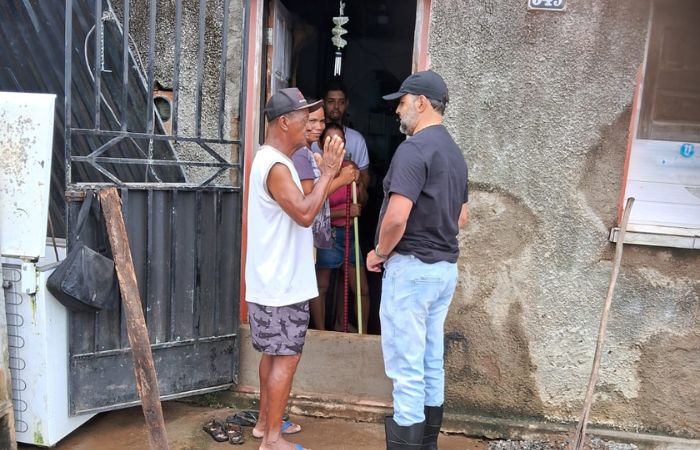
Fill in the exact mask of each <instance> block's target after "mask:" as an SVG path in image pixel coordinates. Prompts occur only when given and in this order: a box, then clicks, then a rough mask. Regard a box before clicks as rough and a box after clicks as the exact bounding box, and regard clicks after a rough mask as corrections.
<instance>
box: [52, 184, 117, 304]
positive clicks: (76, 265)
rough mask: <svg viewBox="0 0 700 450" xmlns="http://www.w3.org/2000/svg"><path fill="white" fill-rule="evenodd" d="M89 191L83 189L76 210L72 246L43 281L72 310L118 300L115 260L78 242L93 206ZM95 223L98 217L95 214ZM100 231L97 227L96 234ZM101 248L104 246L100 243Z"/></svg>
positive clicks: (91, 195) (112, 302)
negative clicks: (83, 196) (81, 200)
mask: <svg viewBox="0 0 700 450" xmlns="http://www.w3.org/2000/svg"><path fill="white" fill-rule="evenodd" d="M93 195H94V194H93V193H92V191H86V192H85V200H84V201H83V205H82V206H81V208H80V212H79V213H78V222H77V224H76V227H75V242H74V244H73V248H72V249H71V250H70V252H68V255H66V259H64V260H63V261H61V262H60V264H59V265H58V266H57V267H56V269H55V270H54V272H53V273H52V274H51V275H50V276H49V278H48V279H47V280H46V287H47V288H48V290H49V292H51V293H52V294H53V296H54V297H56V300H58V301H59V302H61V304H63V306H65V307H66V308H68V309H69V310H71V311H79V312H96V311H99V310H100V309H103V308H110V307H112V306H114V305H115V304H116V303H117V302H119V285H118V283H117V276H116V272H115V271H114V261H112V260H111V259H110V258H108V257H106V256H104V255H102V254H101V252H104V251H105V250H106V248H100V249H98V250H100V252H96V251H95V250H93V249H91V248H90V247H88V246H87V245H85V244H84V243H83V242H81V241H80V231H81V230H82V228H83V225H84V224H85V221H86V220H87V218H88V215H89V214H90V211H91V209H92V201H93ZM97 216H98V217H97V218H98V223H99V218H100V217H99V216H100V214H99V213H98V214H97ZM100 233H101V230H98V234H100ZM103 247H104V246H103Z"/></svg>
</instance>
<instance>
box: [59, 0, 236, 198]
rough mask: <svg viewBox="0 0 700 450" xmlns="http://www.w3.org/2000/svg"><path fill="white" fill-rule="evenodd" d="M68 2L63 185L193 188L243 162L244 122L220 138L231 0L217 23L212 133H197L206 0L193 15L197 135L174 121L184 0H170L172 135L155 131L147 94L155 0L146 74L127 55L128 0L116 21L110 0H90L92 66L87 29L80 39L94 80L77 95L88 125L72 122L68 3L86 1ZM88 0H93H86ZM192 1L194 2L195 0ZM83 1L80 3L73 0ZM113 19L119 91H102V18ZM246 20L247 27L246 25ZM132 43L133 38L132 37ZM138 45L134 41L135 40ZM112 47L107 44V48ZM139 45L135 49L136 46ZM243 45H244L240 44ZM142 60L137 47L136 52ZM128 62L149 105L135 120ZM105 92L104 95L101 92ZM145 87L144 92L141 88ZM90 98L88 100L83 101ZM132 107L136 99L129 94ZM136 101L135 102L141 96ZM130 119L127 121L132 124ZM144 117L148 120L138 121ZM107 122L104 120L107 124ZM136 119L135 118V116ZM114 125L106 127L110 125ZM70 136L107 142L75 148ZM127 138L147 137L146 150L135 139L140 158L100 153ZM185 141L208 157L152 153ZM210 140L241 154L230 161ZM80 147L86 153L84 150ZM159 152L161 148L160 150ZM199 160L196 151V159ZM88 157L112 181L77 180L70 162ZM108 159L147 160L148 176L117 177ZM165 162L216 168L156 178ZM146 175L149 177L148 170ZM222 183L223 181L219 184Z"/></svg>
mask: <svg viewBox="0 0 700 450" xmlns="http://www.w3.org/2000/svg"><path fill="white" fill-rule="evenodd" d="M65 1H66V16H65V47H64V56H65V78H64V89H65V175H66V189H67V190H71V188H78V187H95V186H103V185H105V184H107V185H112V183H114V184H116V185H119V186H122V187H126V186H128V187H131V188H158V187H167V188H185V189H192V188H196V187H203V186H207V185H211V184H212V182H214V180H216V179H217V178H218V177H219V176H220V175H222V174H223V173H224V172H226V171H228V170H230V169H236V170H239V171H240V169H241V168H242V167H243V152H242V149H241V143H242V142H243V138H244V136H243V132H244V128H243V127H240V130H239V133H238V137H239V139H235V140H233V139H226V138H225V137H224V118H225V102H226V63H227V51H228V27H229V9H230V8H229V3H230V1H231V0H223V20H222V25H221V48H220V57H221V60H220V65H219V86H218V108H217V114H218V120H217V136H215V137H207V136H204V135H203V133H202V100H203V83H204V54H205V30H206V20H205V19H206V14H207V0H199V20H198V33H197V34H198V38H199V41H198V44H197V56H196V60H197V67H196V87H195V108H194V110H195V111H194V112H195V114H194V121H195V124H194V135H187V134H180V129H181V127H180V126H179V125H181V124H179V123H178V110H179V108H180V106H181V105H180V102H181V92H180V90H181V87H182V86H181V80H180V69H181V64H182V13H183V1H182V0H175V29H174V32H175V40H174V68H173V80H172V82H173V99H172V108H171V116H170V117H172V134H165V133H163V134H160V133H158V132H157V129H156V126H155V111H154V102H153V98H152V93H153V90H154V86H155V85H156V80H155V75H154V62H155V58H156V54H155V48H156V13H157V7H156V0H149V2H148V59H147V64H146V66H147V67H146V77H145V79H144V77H143V74H142V73H141V70H143V68H140V69H141V70H139V69H138V66H137V64H135V63H134V64H133V67H132V64H131V63H130V61H135V59H134V57H133V54H132V51H131V47H130V43H129V40H130V34H129V30H130V18H129V16H130V12H131V7H130V6H131V5H130V0H123V1H122V3H123V19H122V21H121V23H119V21H118V20H116V15H115V14H114V12H113V9H112V5H111V3H110V2H109V0H106V5H107V11H103V0H94V27H93V28H92V29H91V32H90V33H92V32H94V36H95V39H94V49H93V51H92V52H91V53H93V57H94V63H93V64H92V69H90V66H89V63H88V59H87V56H88V50H87V48H88V38H89V37H90V33H88V35H87V36H86V38H85V63H86V66H87V67H88V72H90V70H91V71H92V73H91V74H90V77H91V78H92V80H93V81H94V82H93V86H92V87H93V89H94V90H93V93H92V94H93V101H92V102H90V101H89V100H90V99H89V98H82V100H84V103H86V106H87V107H91V109H92V111H91V112H92V120H93V124H92V127H90V128H88V127H86V125H87V124H77V125H78V126H76V127H74V126H73V123H72V116H71V108H72V101H73V98H72V84H73V81H74V80H72V76H73V73H72V72H73V66H72V60H73V55H72V53H73V51H74V50H73V10H74V8H73V6H74V3H79V4H84V3H85V2H81V1H77V2H76V0H65ZM85 1H86V2H87V4H89V2H92V1H93V0H85ZM193 3H194V2H193ZM247 3H248V2H244V8H245V10H244V12H243V14H244V17H245V14H247V11H246V10H247V9H248V4H247ZM78 6H80V5H78ZM106 21H107V22H109V21H113V22H114V23H116V25H117V27H118V28H119V31H121V34H122V42H121V92H103V83H102V81H103V80H102V71H103V70H104V62H105V39H104V38H105V26H104V24H105V22H106ZM247 26H248V25H247V23H246V24H244V27H246V28H247ZM246 31H247V30H245V29H244V30H243V40H244V42H243V44H244V45H243V48H244V49H247V45H246V42H245V40H247V32H246ZM132 42H133V41H132ZM134 45H135V44H134ZM108 50H109V49H108ZM136 51H137V52H138V49H136ZM244 51H245V50H244ZM241 56H242V59H243V66H242V70H241V82H240V83H241V87H242V88H243V89H242V92H245V61H246V58H245V55H241ZM139 59H140V54H139ZM130 69H132V70H136V76H134V74H133V73H132V75H131V76H132V77H134V78H136V81H137V82H138V83H139V84H140V86H137V87H138V88H139V89H140V90H143V91H145V105H146V112H145V117H141V120H138V121H136V120H134V113H133V111H130V104H129V89H130V85H129V77H130ZM78 92H79V95H80V96H87V95H88V93H87V92H83V91H82V89H78ZM105 94H106V95H105ZM139 94H143V92H139ZM108 98H111V99H112V100H113V102H114V103H116V104H115V105H112V106H115V107H116V109H117V110H118V112H119V116H118V117H117V113H115V111H114V109H113V108H112V107H111V106H110V104H109V102H108ZM89 103H93V104H92V105H90V106H88V105H89ZM131 103H132V105H131V107H132V109H133V108H134V106H138V105H133V99H132V102H131ZM139 103H140V101H139ZM239 106H240V107H239V112H241V113H242V112H243V111H245V95H241V96H240V100H239ZM103 109H105V110H106V111H109V112H110V113H111V115H106V114H105V117H103V114H102V110H103ZM137 114H141V111H137ZM129 119H131V123H129ZM143 119H145V120H143ZM105 122H107V126H105V125H104V124H105ZM134 122H137V123H134ZM110 124H115V125H116V126H113V127H109V125H110ZM110 128H111V129H110ZM74 135H76V136H84V137H86V138H89V137H93V139H94V138H97V139H101V141H100V142H102V141H104V140H107V139H108V140H107V141H106V142H104V143H102V144H101V145H99V146H98V147H97V148H96V149H95V150H92V151H91V152H89V154H87V155H84V154H83V155H79V154H76V153H77V152H76V150H75V149H73V148H72V141H73V137H74ZM125 140H128V141H131V142H133V143H134V144H136V141H137V140H141V141H144V140H145V141H147V142H148V151H147V152H145V151H144V150H143V149H141V148H140V146H138V144H136V147H137V148H138V152H139V153H140V155H136V156H140V157H130V156H133V155H127V156H124V157H109V156H105V155H104V154H105V152H107V151H108V150H109V149H111V148H113V147H114V146H116V145H118V144H120V143H121V142H123V141H125ZM178 141H181V142H185V143H188V142H189V143H194V144H196V145H197V146H198V147H200V148H201V149H202V150H204V151H205V152H206V154H208V155H209V156H210V157H211V158H212V159H213V161H201V160H179V158H177V155H176V157H175V159H163V158H162V157H161V158H159V157H158V156H157V155H154V152H153V147H154V142H155V143H159V144H161V145H162V144H165V145H171V143H172V142H178ZM212 144H226V145H236V146H237V148H238V150H237V153H238V157H237V158H236V161H235V162H229V161H227V160H226V159H225V158H223V157H222V156H221V155H220V154H219V153H218V152H216V151H215V150H214V149H213V148H212V146H213V145H212ZM83 153H85V152H83ZM161 153H162V152H161ZM195 159H196V158H195ZM76 162H78V163H86V164H88V165H89V166H90V167H92V168H93V169H95V170H97V171H98V172H99V173H100V174H102V175H103V176H104V177H105V178H107V179H108V180H110V181H111V182H112V183H104V182H101V180H74V179H73V176H72V175H73V174H72V172H73V171H72V163H76ZM105 165H109V166H111V167H115V168H117V167H119V166H127V167H125V169H127V170H128V167H129V166H131V167H134V166H136V165H138V166H145V167H147V171H146V177H145V181H144V182H141V181H136V182H134V180H124V179H123V178H124V177H120V176H119V174H117V173H115V170H110V169H109V168H108V167H105ZM161 166H162V167H163V170H165V169H167V168H168V167H170V169H171V170H172V169H180V170H181V169H182V168H183V167H185V166H194V167H203V168H211V169H213V170H214V173H213V175H211V176H210V177H208V178H206V179H205V180H204V181H202V182H201V183H188V182H187V180H186V179H185V182H182V181H174V182H167V181H166V182H163V181H161V180H160V179H159V177H158V175H157V174H156V169H157V168H160V167H161ZM149 174H150V176H149ZM149 178H153V179H154V181H149ZM237 180H239V181H238V182H237V183H236V186H228V187H230V188H231V189H235V190H238V189H240V180H242V176H238V177H237ZM221 187H224V188H225V187H227V185H223V186H221Z"/></svg>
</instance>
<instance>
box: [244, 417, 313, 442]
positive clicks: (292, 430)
mask: <svg viewBox="0 0 700 450" xmlns="http://www.w3.org/2000/svg"><path fill="white" fill-rule="evenodd" d="M280 431H281V432H282V434H284V435H287V434H297V433H298V432H300V431H301V425H299V424H296V423H292V422H289V421H287V420H283V421H282V428H281V430H280ZM252 436H253V437H254V438H255V439H261V438H262V437H263V435H262V434H257V433H256V432H255V429H253V433H252Z"/></svg>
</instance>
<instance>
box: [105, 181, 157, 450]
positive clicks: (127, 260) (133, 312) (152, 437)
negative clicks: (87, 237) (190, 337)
mask: <svg viewBox="0 0 700 450" xmlns="http://www.w3.org/2000/svg"><path fill="white" fill-rule="evenodd" d="M100 202H101V204H102V211H103V212H104V216H105V223H106V226H107V235H108V236H109V243H110V246H111V247H112V256H113V258H114V265H115V267H116V270H117V278H118V279H119V289H121V296H122V306H123V307H124V315H125V317H126V331H127V334H128V336H129V345H130V346H131V355H132V357H133V358H134V374H135V375H136V390H137V391H138V393H139V398H140V399H141V407H142V408H143V415H144V416H145V417H146V425H147V427H148V440H149V444H150V447H151V450H167V449H168V438H167V435H166V433H165V421H164V420H163V409H162V407H161V404H160V394H159V392H158V379H157V378H156V368H155V365H154V363H153V355H152V354H151V344H150V342H149V339H148V330H147V328H146V321H145V320H144V318H143V309H142V307H141V296H140V294H139V290H138V285H137V283H136V273H135V272H134V262H133V261H132V259H131V250H130V249H129V239H128V238H127V235H126V226H125V224H124V216H123V215H122V204H121V199H120V198H119V194H118V193H117V189H116V188H113V187H112V188H108V189H104V190H102V191H100Z"/></svg>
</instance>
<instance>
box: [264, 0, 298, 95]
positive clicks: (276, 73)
mask: <svg viewBox="0 0 700 450" xmlns="http://www.w3.org/2000/svg"><path fill="white" fill-rule="evenodd" d="M269 17H270V28H269V30H270V32H271V33H272V39H271V40H269V41H268V42H271V43H272V45H271V46H270V47H268V55H270V58H271V62H272V64H271V65H270V71H269V72H268V87H269V89H268V93H269V95H268V98H269V97H270V96H272V94H274V93H275V92H277V91H278V90H280V89H284V88H287V87H289V86H290V85H291V84H290V83H291V81H292V18H291V16H290V14H289V11H288V10H287V8H285V7H284V5H283V4H282V2H281V1H280V0H271V1H270V16H269ZM268 38H269V35H268Z"/></svg>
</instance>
